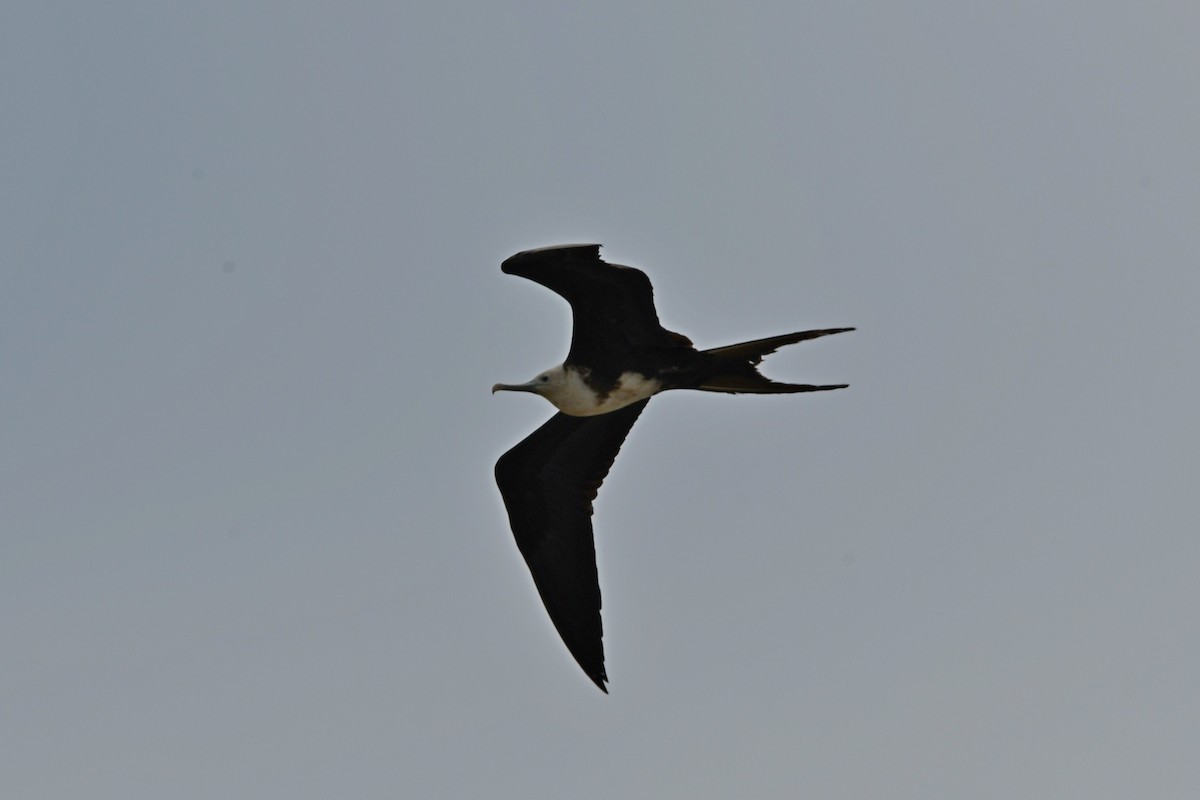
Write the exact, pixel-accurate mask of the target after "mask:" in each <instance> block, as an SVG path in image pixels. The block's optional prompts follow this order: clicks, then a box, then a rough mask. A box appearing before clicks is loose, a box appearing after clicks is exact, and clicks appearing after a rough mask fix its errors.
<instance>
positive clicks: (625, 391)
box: [548, 369, 662, 417]
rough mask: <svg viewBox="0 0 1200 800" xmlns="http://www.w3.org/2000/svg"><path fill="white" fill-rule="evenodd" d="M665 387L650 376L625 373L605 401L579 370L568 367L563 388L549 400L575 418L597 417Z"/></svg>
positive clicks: (642, 398) (644, 397) (643, 398)
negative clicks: (586, 381) (598, 395)
mask: <svg viewBox="0 0 1200 800" xmlns="http://www.w3.org/2000/svg"><path fill="white" fill-rule="evenodd" d="M661 389H662V381H659V380H657V379H654V378H647V377H646V376H645V375H642V374H640V373H637V372H625V373H622V374H621V377H620V379H619V380H618V381H617V386H616V388H615V389H613V390H612V391H611V392H609V393H608V396H607V397H605V398H604V399H603V400H601V399H600V398H599V397H597V395H596V392H594V391H593V390H592V388H591V387H590V386H588V385H587V384H586V383H585V382H584V380H583V377H582V376H581V375H580V374H579V373H578V372H576V371H575V370H573V369H568V370H566V375H565V381H564V382H563V386H562V387H561V390H560V391H558V392H555V396H554V397H548V399H549V400H550V402H552V403H554V405H556V406H558V410H559V411H561V412H563V413H564V414H570V415H571V416H573V417H594V416H596V415H597V414H607V413H609V412H610V411H616V410H617V409H618V408H624V407H625V406H627V405H629V404H630V403H636V402H637V401H639V400H645V399H646V398H647V397H650V396H652V395H654V394H657V393H658V392H659V390H661Z"/></svg>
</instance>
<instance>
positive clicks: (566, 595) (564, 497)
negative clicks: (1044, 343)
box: [492, 244, 854, 693]
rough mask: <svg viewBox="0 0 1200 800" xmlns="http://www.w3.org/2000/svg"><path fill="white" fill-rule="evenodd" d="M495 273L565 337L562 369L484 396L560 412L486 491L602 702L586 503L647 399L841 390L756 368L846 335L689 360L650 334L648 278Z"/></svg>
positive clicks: (584, 255) (686, 349)
mask: <svg viewBox="0 0 1200 800" xmlns="http://www.w3.org/2000/svg"><path fill="white" fill-rule="evenodd" d="M500 269H501V270H502V271H503V272H505V273H507V274H509V275H520V276H521V277H522V278H528V279H529V280H531V281H535V282H537V283H540V284H541V285H542V286H545V287H546V288H547V289H550V290H551V291H554V292H557V293H558V294H560V295H562V296H563V298H565V299H566V301H567V302H568V303H570V304H571V313H572V316H573V317H574V329H573V332H572V334H571V350H570V352H569V353H567V358H566V361H564V362H563V363H562V364H560V365H558V366H557V367H552V368H550V369H548V370H546V371H545V372H543V373H541V374H540V375H538V376H537V377H536V378H534V379H533V380H531V381H529V382H528V383H519V384H515V385H513V384H504V383H497V384H496V385H495V386H493V387H492V392H493V393H495V392H497V391H512V392H533V393H534V394H540V395H541V396H542V397H544V398H546V399H547V400H549V401H550V402H551V403H553V404H554V405H555V406H556V407H557V408H558V410H559V412H560V413H558V414H555V415H554V416H553V417H551V418H550V420H549V421H548V422H547V423H546V424H545V425H543V426H542V427H540V428H538V429H537V430H536V431H534V432H533V433H532V434H530V435H529V437H528V438H526V439H525V440H524V441H522V442H521V443H520V444H518V445H517V446H516V447H514V448H513V449H511V450H509V451H508V452H507V453H505V454H504V455H503V456H501V457H500V460H499V461H497V462H496V484H497V485H498V486H499V487H500V494H501V495H502V496H503V498H504V505H505V507H506V508H507V509H508V519H509V523H510V524H511V525H512V530H513V535H514V536H515V537H516V540H517V547H518V548H519V549H520V550H521V555H523V556H524V557H525V563H526V564H528V565H529V571H530V572H531V573H532V574H533V583H534V585H535V586H536V587H537V590H538V593H539V594H540V595H541V597H542V602H543V603H544V604H545V606H546V610H547V611H548V612H550V620H551V621H552V622H553V623H554V627H555V628H557V629H558V633H559V635H560V636H562V639H563V642H564V643H565V644H566V645H567V649H568V650H570V652H571V655H573V656H574V657H575V660H576V661H578V662H579V666H581V667H583V671H584V672H586V673H587V675H588V677H589V678H591V679H592V681H593V682H595V684H596V685H597V686H599V687H600V689H601V691H603V692H605V693H607V692H608V689H607V687H606V686H605V682H606V681H607V680H608V676H607V675H606V674H605V672H604V645H603V643H602V641H601V637H602V635H603V631H602V628H601V624H600V584H599V580H598V578H597V575H596V551H595V546H594V544H593V541H592V520H591V517H592V501H593V500H595V499H596V492H597V491H598V490H599V489H600V484H601V483H602V482H603V481H604V477H605V476H606V475H607V474H608V470H609V468H610V467H611V466H612V463H613V460H614V459H615V458H616V457H617V451H619V450H620V449H621V444H622V443H623V442H624V441H625V437H626V435H627V434H628V433H629V429H630V428H632V427H633V423H634V422H635V421H636V420H637V418H638V415H639V414H641V413H642V409H644V408H645V407H646V403H648V402H649V401H650V397H651V396H652V395H655V394H658V393H659V392H665V391H667V390H668V389H699V390H701V391H706V392H729V393H731V394H741V393H748V394H785V393H792V392H823V391H827V390H829V389H844V388H846V386H847V385H848V384H844V383H841V384H834V385H828V386H814V385H811V384H807V383H776V382H774V381H772V380H769V379H767V378H765V377H763V376H762V375H761V374H759V372H758V369H757V366H758V364H759V362H760V361H762V359H763V357H764V356H766V355H769V354H770V353H773V352H775V350H776V349H778V348H780V347H783V346H784V345H789V344H794V343H796V342H802V341H805V340H807V339H816V338H817V337H819V336H827V335H829V334H831V333H843V332H845V331H852V330H854V328H825V329H822V330H813V331H802V332H800V333H789V334H785V335H783V336H772V337H770V338H768V339H756V340H755V341H752V342H743V343H741V344H734V345H729V346H727V347H717V348H714V349H712V350H696V349H695V348H694V347H693V346H692V343H691V341H690V340H689V339H688V338H687V337H686V336H683V335H681V334H678V333H674V332H672V331H669V330H666V329H665V328H663V327H662V325H660V324H659V322H658V314H657V313H656V312H655V310H654V293H653V289H652V288H651V286H650V279H649V278H647V277H646V274H645V273H644V272H642V271H641V270H638V269H634V268H633V267H625V266H620V265H618V264H609V263H606V262H605V261H602V260H601V258H600V245H598V244H569V245H560V246H556V247H543V248H539V249H536V250H526V251H523V252H520V253H517V254H516V255H515V256H513V257H512V258H509V259H508V260H506V261H505V262H504V263H503V264H502V265H501V266H500Z"/></svg>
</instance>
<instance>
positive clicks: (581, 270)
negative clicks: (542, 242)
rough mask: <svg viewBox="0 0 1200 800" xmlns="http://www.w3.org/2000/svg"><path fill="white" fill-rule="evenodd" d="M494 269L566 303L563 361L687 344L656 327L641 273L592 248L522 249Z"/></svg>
mask: <svg viewBox="0 0 1200 800" xmlns="http://www.w3.org/2000/svg"><path fill="white" fill-rule="evenodd" d="M500 269H501V270H503V271H504V272H506V273H507V274H509V275H520V276H521V277H522V278H528V279H529V280H531V281H535V282H537V283H540V284H541V285H542V286H545V287H546V288H547V289H550V290H551V291H554V292H557V293H558V294H560V295H562V296H563V297H564V298H565V299H566V301H567V302H568V303H570V304H571V312H572V315H573V316H574V321H575V324H574V329H573V333H572V335H571V352H570V353H569V354H568V355H567V359H566V360H567V363H571V364H584V365H589V366H591V365H593V364H596V363H604V362H605V360H606V359H605V357H604V356H605V354H606V353H607V352H609V351H610V350H611V349H612V348H613V347H618V348H621V349H625V348H628V347H691V346H692V343H691V341H689V340H688V338H687V337H686V336H683V335H682V334H678V333H674V332H672V331H669V330H667V329H666V328H664V327H663V326H662V325H660V324H659V322H658V313H657V312H656V311H655V309H654V289H653V288H652V287H651V286H650V279H649V278H647V277H646V273H644V272H642V271H641V270H640V269H634V268H633V267H624V266H621V265H619V264H609V263H607V262H606V261H603V260H601V258H600V245H598V244H568V245H558V246H556V247H543V248H539V249H537V250H526V251H524V252H521V253H517V254H516V255H515V256H512V257H511V258H509V259H507V260H506V261H505V262H504V263H503V264H501V265H500Z"/></svg>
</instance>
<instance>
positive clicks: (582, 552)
mask: <svg viewBox="0 0 1200 800" xmlns="http://www.w3.org/2000/svg"><path fill="white" fill-rule="evenodd" d="M648 402H649V400H648V399H647V400H642V401H641V402H638V403H633V404H632V405H628V406H626V407H625V408H622V409H619V410H617V411H613V412H611V413H608V414H600V415H598V416H594V417H572V416H568V415H566V414H555V415H554V416H553V417H551V418H550V420H549V421H548V422H547V423H546V424H545V425H543V426H542V427H540V428H538V429H537V430H536V431H534V432H533V433H531V434H530V435H529V436H528V437H527V438H526V439H525V440H524V441H522V442H521V443H520V444H518V445H517V446H516V447H514V448H513V449H511V450H509V451H508V452H507V453H505V454H504V455H503V456H501V457H500V460H499V461H497V462H496V485H497V486H499V487H500V494H501V496H502V497H503V498H504V505H505V507H506V508H507V509H508V520H509V523H510V524H511V525H512V531H513V535H514V536H515V537H516V540H517V547H518V548H520V550H521V555H522V556H524V557H525V563H526V564H527V565H529V571H530V573H532V574H533V582H534V585H535V586H537V590H538V594H540V595H541V597H542V602H543V603H544V604H545V606H546V611H548V612H549V613H550V620H551V622H553V623H554V627H555V628H557V629H558V633H559V635H560V636H561V637H562V640H563V643H565V644H566V646H567V649H568V650H570V651H571V655H573V656H574V657H575V660H576V661H578V662H579V666H581V667H583V671H584V672H586V673H587V675H588V677H589V678H591V679H592V681H594V682H595V684H596V685H597V686H599V687H600V689H601V690H602V691H604V692H607V691H608V689H607V688H606V687H605V685H604V684H605V682H606V681H607V680H608V676H607V675H606V674H605V672H604V644H603V642H602V641H601V639H602V637H603V628H602V626H601V623H600V583H599V580H598V578H597V575H596V550H595V545H594V543H593V540H592V501H593V500H594V499H596V492H597V491H598V490H599V489H600V484H601V483H603V482H604V477H605V476H606V475H607V474H608V470H609V468H610V467H611V466H612V463H613V460H614V459H615V458H616V457H617V452H618V451H619V450H620V449H621V444H622V443H623V442H624V441H625V437H626V436H627V435H628V434H629V429H630V428H632V427H633V423H634V422H636V421H637V418H638V415H640V414H641V413H642V409H643V408H645V407H646V403H648Z"/></svg>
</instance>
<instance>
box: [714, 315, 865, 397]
mask: <svg viewBox="0 0 1200 800" xmlns="http://www.w3.org/2000/svg"><path fill="white" fill-rule="evenodd" d="M852 330H854V328H823V329H821V330H815V331H801V332H799V333H786V334H784V335H783V336H771V337H769V338H766V339H755V340H754V341H752V342H741V343H740V344H731V345H727V346H725V347H715V348H713V349H712V350H704V351H702V353H703V354H704V355H706V356H711V357H713V359H714V361H715V363H714V370H713V372H712V374H710V375H709V376H708V377H706V378H705V379H704V380H703V381H702V382H701V383H700V385H698V386H696V387H695V388H697V389H700V390H701V391H705V392H729V393H731V394H792V393H795V392H824V391H829V390H830V389H845V388H846V387H847V386H848V385H849V384H845V383H837V384H829V385H823V386H820V385H814V384H811V383H776V382H775V381H773V380H771V379H770V378H767V377H764V376H763V375H761V374H760V373H759V371H758V369H757V366H758V364H759V363H760V362H761V361H762V360H763V357H765V356H768V355H770V354H771V353H774V352H775V351H776V350H778V349H779V348H780V347H784V346H786V345H789V344H795V343H797V342H803V341H807V340H809V339H817V338H819V337H821V336H829V335H830V334H834V333H845V332H846V331H852Z"/></svg>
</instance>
